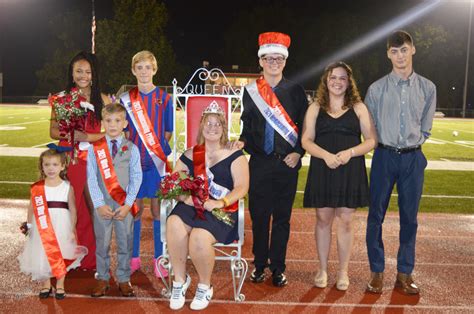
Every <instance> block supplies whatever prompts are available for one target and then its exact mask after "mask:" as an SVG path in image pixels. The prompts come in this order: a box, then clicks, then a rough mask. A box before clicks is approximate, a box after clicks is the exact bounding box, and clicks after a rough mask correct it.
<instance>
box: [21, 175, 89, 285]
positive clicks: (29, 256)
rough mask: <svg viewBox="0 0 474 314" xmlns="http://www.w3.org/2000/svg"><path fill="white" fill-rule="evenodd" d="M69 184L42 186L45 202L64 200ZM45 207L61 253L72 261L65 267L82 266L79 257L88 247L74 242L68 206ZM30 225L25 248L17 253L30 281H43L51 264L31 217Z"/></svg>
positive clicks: (66, 196) (22, 270) (65, 199)
mask: <svg viewBox="0 0 474 314" xmlns="http://www.w3.org/2000/svg"><path fill="white" fill-rule="evenodd" d="M70 186H71V185H70V183H69V182H68V181H63V182H62V183H61V184H60V185H58V186H56V187H49V186H46V185H45V194H46V200H47V201H48V202H51V201H57V202H67V201H68V195H69V189H70ZM48 210H49V215H50V217H51V223H52V225H53V229H54V232H55V234H56V239H57V240H58V243H59V247H60V249H61V254H62V256H63V258H64V259H67V260H73V262H72V263H71V264H70V265H68V266H67V270H68V271H69V270H70V269H73V268H76V267H78V266H80V265H81V260H82V259H83V258H84V256H86V255H87V253H88V252H87V248H86V247H84V246H79V245H77V242H76V239H75V238H74V237H73V232H74V231H75V230H74V229H73V227H72V226H71V217H70V212H69V210H68V209H66V208H48ZM31 224H32V226H31V230H30V232H29V235H28V236H27V238H26V243H25V248H24V249H23V252H22V253H21V254H20V256H18V261H19V262H20V270H21V272H23V273H25V274H28V275H31V279H32V280H39V281H44V280H46V279H49V278H51V277H53V275H52V274H51V267H50V266H49V262H48V258H47V257H46V254H45V251H44V248H43V243H42V242H41V238H40V235H39V233H38V227H37V226H36V221H35V219H34V217H33V221H32V223H31Z"/></svg>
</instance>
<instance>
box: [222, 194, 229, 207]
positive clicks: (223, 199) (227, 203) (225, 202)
mask: <svg viewBox="0 0 474 314" xmlns="http://www.w3.org/2000/svg"><path fill="white" fill-rule="evenodd" d="M221 201H223V202H224V207H227V206H229V200H228V199H227V197H225V196H224V197H223V198H221Z"/></svg>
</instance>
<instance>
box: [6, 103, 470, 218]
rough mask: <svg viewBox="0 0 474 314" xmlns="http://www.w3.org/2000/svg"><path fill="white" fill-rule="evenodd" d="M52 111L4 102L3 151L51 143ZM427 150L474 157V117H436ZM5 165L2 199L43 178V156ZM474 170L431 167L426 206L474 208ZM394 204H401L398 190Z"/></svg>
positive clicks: (436, 156) (446, 157) (451, 157)
mask: <svg viewBox="0 0 474 314" xmlns="http://www.w3.org/2000/svg"><path fill="white" fill-rule="evenodd" d="M179 114H180V113H178V116H177V127H176V130H177V134H182V133H183V131H184V127H183V118H182V117H181V116H180V115H179ZM49 116H50V108H49V107H47V106H36V105H31V106H0V150H1V149H2V148H3V147H23V148H44V147H45V145H46V144H47V143H49V142H51V138H50V137H49ZM235 120H238V118H237V119H235ZM231 133H238V126H237V125H235V124H234V125H233V127H232V132H231ZM181 136H182V135H181ZM423 151H424V153H425V155H426V156H427V158H428V159H429V160H431V161H447V162H449V161H469V162H474V120H468V119H465V120H462V119H448V118H445V119H435V121H434V126H433V130H432V136H431V138H430V139H429V141H428V142H427V143H425V145H423ZM367 157H368V158H370V157H371V155H370V154H368V156H367ZM0 165H1V166H0V170H1V172H0V198H28V183H30V182H33V181H36V179H37V174H38V171H37V159H36V158H33V157H11V156H0ZM472 170H474V169H473V168H471V171H447V170H427V171H426V177H425V188H424V194H423V198H422V204H421V210H422V211H429V212H459V213H474V171H472ZM306 173H307V167H303V168H302V170H301V172H300V179H299V183H298V191H299V193H298V194H297V198H296V200H295V204H294V207H295V208H301V207H302V196H303V194H302V191H304V186H305V183H306ZM390 208H391V209H395V208H396V191H394V196H393V197H392V201H391V205H390Z"/></svg>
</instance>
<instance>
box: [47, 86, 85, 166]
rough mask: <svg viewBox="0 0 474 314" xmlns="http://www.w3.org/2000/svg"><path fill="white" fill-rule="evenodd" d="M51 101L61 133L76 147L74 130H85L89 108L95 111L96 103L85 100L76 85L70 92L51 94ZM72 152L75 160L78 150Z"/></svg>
mask: <svg viewBox="0 0 474 314" xmlns="http://www.w3.org/2000/svg"><path fill="white" fill-rule="evenodd" d="M49 101H50V104H51V106H52V108H53V110H54V113H55V114H56V121H57V122H58V127H59V134H60V135H61V137H66V138H67V141H68V143H69V144H70V145H71V146H72V147H75V144H76V143H75V141H74V131H75V130H78V131H84V127H85V121H86V119H85V116H86V114H87V110H91V111H94V105H92V104H90V103H88V102H87V101H85V99H84V97H82V96H81V95H80V94H79V89H78V88H76V87H73V88H71V91H70V92H69V93H67V92H61V93H58V94H55V95H53V96H51V97H50V99H49ZM72 152H73V161H74V160H75V157H76V155H77V151H76V149H75V148H74V149H73V151H72Z"/></svg>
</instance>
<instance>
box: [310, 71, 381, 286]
mask: <svg viewBox="0 0 474 314" xmlns="http://www.w3.org/2000/svg"><path fill="white" fill-rule="evenodd" d="M361 134H362V136H363V138H364V141H363V142H361ZM376 142H377V135H376V132H375V127H374V124H373V122H372V118H371V117H370V114H369V112H368V110H367V107H366V106H365V105H364V103H362V101H361V98H360V95H359V91H358V90H357V86H356V84H355V81H354V78H353V76H352V69H351V68H350V67H349V66H348V65H347V64H345V63H344V62H337V63H333V64H330V65H329V66H328V67H327V68H326V70H325V72H324V74H323V76H322V77H321V83H320V84H319V87H318V90H317V95H316V101H315V102H313V103H312V104H311V105H310V106H309V108H308V111H307V112H306V117H305V122H304V128H303V135H302V138H301V143H302V145H303V148H304V149H306V151H307V152H308V153H309V154H311V163H310V167H309V171H308V179H307V182H306V189H305V194H304V202H303V203H304V207H314V208H316V217H317V222H316V230H315V237H316V243H317V251H318V257H319V263H320V269H319V272H318V273H317V275H316V277H315V278H314V284H315V286H316V287H319V288H325V287H326V286H327V282H328V275H327V264H328V255H329V250H330V245H331V228H332V223H333V220H334V217H337V219H338V223H337V231H336V235H337V251H338V255H339V269H338V272H337V279H336V288H337V289H339V290H347V288H348V287H349V277H348V274H347V272H348V266H349V258H350V252H351V248H352V240H353V232H352V215H353V213H354V211H355V209H356V208H357V207H364V206H367V205H368V204H369V189H368V183H367V173H366V169H365V160H364V154H366V153H367V152H369V151H371V150H372V149H373V148H374V147H375V145H376Z"/></svg>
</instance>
